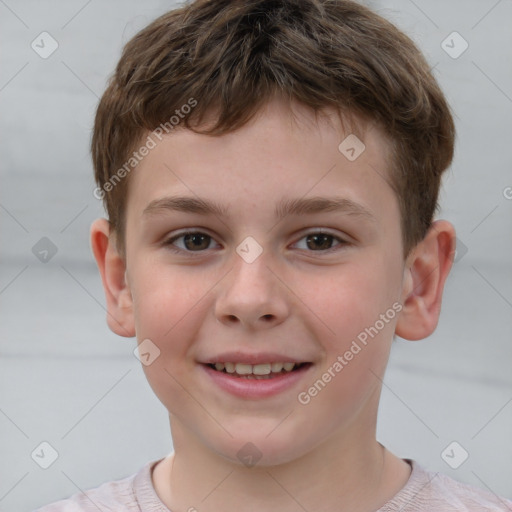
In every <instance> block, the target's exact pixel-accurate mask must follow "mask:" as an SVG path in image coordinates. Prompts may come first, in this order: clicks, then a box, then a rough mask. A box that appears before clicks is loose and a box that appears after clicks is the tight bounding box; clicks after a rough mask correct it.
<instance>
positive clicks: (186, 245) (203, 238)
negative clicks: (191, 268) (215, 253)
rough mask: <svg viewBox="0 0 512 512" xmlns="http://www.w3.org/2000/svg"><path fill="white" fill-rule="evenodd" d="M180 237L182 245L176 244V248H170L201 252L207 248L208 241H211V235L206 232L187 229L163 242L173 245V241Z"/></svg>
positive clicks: (177, 250) (178, 250)
mask: <svg viewBox="0 0 512 512" xmlns="http://www.w3.org/2000/svg"><path fill="white" fill-rule="evenodd" d="M180 239H183V243H182V246H181V247H177V246H176V247H177V248H176V249H175V248H173V247H171V249H172V250H175V251H176V252H180V251H185V252H201V251H204V250H206V249H208V248H209V246H210V242H211V241H212V237H211V236H210V235H207V234H206V233H201V232H200V231H187V232H185V233H181V234H179V235H177V236H174V237H172V238H170V239H169V240H167V241H166V242H165V244H166V245H169V246H175V244H174V242H175V241H176V240H180Z"/></svg>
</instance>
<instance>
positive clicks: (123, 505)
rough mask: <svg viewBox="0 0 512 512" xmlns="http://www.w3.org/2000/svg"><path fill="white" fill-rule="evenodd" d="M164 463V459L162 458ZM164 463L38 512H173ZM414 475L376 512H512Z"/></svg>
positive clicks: (476, 493)
mask: <svg viewBox="0 0 512 512" xmlns="http://www.w3.org/2000/svg"><path fill="white" fill-rule="evenodd" d="M160 460H162V459H160ZM160 460H156V461H152V462H148V463H147V464H146V465H145V466H144V467H143V468H142V469H140V470H139V471H138V472H137V473H135V474H133V475H131V476H129V477H127V478H124V479H122V480H116V481H113V482H107V483H104V484H103V485H101V486H99V487H97V488H95V489H91V490H89V491H86V492H85V493H77V494H74V495H73V496H71V497H70V498H69V499H66V500H61V501H56V502H55V503H52V504H50V505H46V506H44V507H41V508H38V509H37V510H36V511H35V512H98V511H101V512H103V511H104V512H107V511H109V512H111V511H115V512H171V511H170V510H169V509H168V508H167V507H166V506H165V505H164V504H163V503H162V502H161V501H160V498H159V497H158V495H157V494H156V492H155V489H154V487H153V482H152V480H151V473H152V470H153V468H154V466H156V464H157V463H158V462H160ZM405 460H406V462H408V463H409V464H410V465H411V466H412V472H411V476H410V477H409V480H408V481H407V483H406V484H405V486H404V487H403V488H402V490H400V491H399V492H398V493H397V494H396V495H395V497H394V498H393V499H392V500H391V501H389V502H388V503H386V504H385V505H384V506H383V507H381V508H380V509H379V510H377V511H375V512H470V511H471V512H473V511H474V512H498V511H500V512H502V511H506V512H512V501H510V500H507V499H505V498H500V497H499V496H496V495H494V494H492V493H491V492H488V491H484V490H482V489H479V488H476V487H471V486H470V485H466V484H462V483H460V482H457V481H456V480H453V479H452V478H450V477H448V476H446V475H443V474H441V473H432V472H430V471H426V470H425V469H423V468H422V467H421V466H419V465H418V463H416V462H415V461H412V460H409V459H405Z"/></svg>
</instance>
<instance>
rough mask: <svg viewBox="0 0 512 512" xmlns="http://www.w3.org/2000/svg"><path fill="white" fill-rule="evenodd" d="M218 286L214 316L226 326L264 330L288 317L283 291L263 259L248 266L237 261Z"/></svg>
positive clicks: (281, 285)
mask: <svg viewBox="0 0 512 512" xmlns="http://www.w3.org/2000/svg"><path fill="white" fill-rule="evenodd" d="M221 283H222V284H221V288H220V292H219V295H218V297H217V299H216V302H215V316H216V318H217V320H218V321H220V322H222V323H224V324H226V325H229V326H233V325H236V324H239V325H240V326H244V327H246V328H248V329H253V330H258V329H266V328H270V327H275V326H277V325H279V324H280V323H282V322H283V321H284V320H285V319H286V318H287V316H288V315H289V304H288V301H287V298H286V295H287V292H286V290H287V288H286V286H285V285H284V284H283V283H282V278H281V279H280V276H279V275H278V273H276V272H275V271H273V270H272V269H271V268H270V267H269V266H268V265H267V262H266V259H265V258H264V257H263V256H260V257H259V258H257V259H256V260H255V261H253V262H252V263H248V262H246V261H244V260H243V259H241V258H238V257H237V258H236V259H235V264H234V267H233V269H232V270H231V271H230V272H229V273H228V275H227V276H226V278H225V279H224V280H222V282H221Z"/></svg>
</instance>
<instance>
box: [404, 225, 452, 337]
mask: <svg viewBox="0 0 512 512" xmlns="http://www.w3.org/2000/svg"><path fill="white" fill-rule="evenodd" d="M454 256H455V229H454V228H453V226H452V225H451V224H450V223H449V222H448V221H445V220H439V221H436V222H434V223H433V224H432V226H431V228H430V229H429V231H428V232H427V234H426V236H425V238H424V239H423V240H422V241H421V242H419V243H418V245H417V246H416V247H415V248H414V249H413V250H412V251H411V254H410V255H409V257H408V258H407V261H406V265H405V270H404V280H403V283H404V285H403V289H402V297H401V302H402V304H403V309H402V311H401V312H400V316H399V318H398V321H397V324H396V329H395V334H397V335H398V336H400V337H401V338H405V339H407V340H421V339H423V338H426V337H427V336H429V335H430V334H432V333H433V332H434V330H435V328H436V327H437V323H438V320H439V314H440V312H441V300H442V297H443V289H444V283H445V281H446V278H447V277H448V274H449V272H450V269H451V268H452V264H453V258H454Z"/></svg>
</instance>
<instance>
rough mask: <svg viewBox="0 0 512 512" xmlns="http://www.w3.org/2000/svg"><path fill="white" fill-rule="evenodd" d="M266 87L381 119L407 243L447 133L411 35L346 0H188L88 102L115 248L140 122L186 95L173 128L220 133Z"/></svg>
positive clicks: (444, 153)
mask: <svg viewBox="0 0 512 512" xmlns="http://www.w3.org/2000/svg"><path fill="white" fill-rule="evenodd" d="M275 94H280V95H282V96H283V97H285V98H288V99H289V100H296V101H298V102H300V103H301V104H303V105H305V106H308V107H310V108H311V109H313V110H314V112H315V114H316V113H317V112H319V111H321V110H323V109H324V108H326V107H334V108H336V109H337V110H338V111H339V112H340V113H341V112H344V113H345V115H348V116H349V117H350V115H351V114H358V115H359V116H360V118H363V119H369V120H372V121H374V122H376V123H377V124H378V126H380V127H381V128H382V129H383V132H384V133H385V134H387V136H388V138H389V140H390V141H391V144H390V155H391V158H390V162H388V166H387V167H388V169H389V175H390V183H391V185H392V186H393V188H394V190H395V192H396V194H397V198H398V203H399V206H400V213H401V228H402V240H403V247H404V255H407V254H408V253H409V251H410V249H411V248H412V247H414V245H416V244H417V243H418V242H419V241H420V240H421V239H422V238H423V237H424V236H425V234H426V232H427V230H428V228H429V227H430V225H431V223H432V219H433V216H434V213H435V211H436V209H437V201H438V194H439V187H440V181H441V175H442V173H443V171H444V170H445V169H446V168H447V167H448V166H449V165H450V163H451V160H452V157H453V146H454V138H455V127H454V123H453V119H452V116H451V113H450V108H449V106H448V104H447V102H446V100H445V97H444V95H443V93H442V91H441V90H440V88H439V86H438V84H437V82H436V80H435V78H434V77H433V75H432V73H431V70H430V68H429V65H428V64H427V62H426V60H425V58H424V57H423V55H422V54H421V52H420V51H419V50H418V48H417V47H416V46H415V45H414V43H413V42H412V40H411V39H410V38H409V37H408V36H407V35H405V34H404V33H403V32H401V31H400V30H398V29H397V28H396V27H395V26H394V25H393V24H391V23H390V22H389V21H387V20H385V19H384V18H382V17H381V16H379V15H377V14H375V13H374V12H372V11H371V10H369V9H368V8H366V7H364V6H362V5H360V4H358V3H356V2H353V1H348V0H338V1H336V0H240V1H233V0H213V1H209V0H195V1H194V2H192V3H190V4H189V5H185V6H183V7H181V8H179V9H176V10H173V11H170V12H168V13H166V14H164V15H163V16H161V17H159V18H157V19H156V20H155V21H153V22H152V23H151V24H150V25H148V26H147V27H146V28H144V29H143V30H142V31H140V32H139V33H138V34H137V35H135V36H134V37H133V38H132V39H131V40H130V41H129V42H128V43H127V44H126V46H125V47H124V50H123V53H122V56H121V59H120V61H119V63H118V65H117V67H116V70H115V73H114V74H113V76H112V77H111V78H110V80H109V84H108V87H107V89H106V91H105V93H104V94H103V96H102V98H101V100H100V103H99V106H98V109H97V113H96V118H95V123H94V132H93V137H92V144H91V150H92V158H93V163H94V170H95V179H96V183H97V185H98V189H97V190H102V191H108V193H105V192H102V193H101V197H102V198H103V200H104V204H105V208H106V210H107V214H108V217H109V221H110V224H111V227H112V229H113V232H114V233H115V234H116V239H117V242H118V248H119V249H120V250H121V252H122V253H123V254H124V236H125V216H126V215H125V213H126V212H125V210H126V198H127V193H128V189H127V186H128V181H129V180H128V177H126V179H119V178H120V177H123V178H124V177H125V175H127V172H129V170H130V169H129V168H127V167H126V162H127V160H129V159H130V155H131V152H132V151H133V150H134V149H135V148H136V145H137V144H140V141H141V140H142V138H143V137H144V136H145V135H147V133H148V131H150V130H155V129H156V128H157V127H158V126H164V125H165V126H168V127H169V125H170V124H171V123H169V119H170V117H171V116H172V115H173V113H174V112H176V113H178V112H177V111H176V109H179V108H180V107H182V106H183V105H186V104H191V103H190V100H191V98H192V99H193V100H194V101H195V106H194V108H193V109H190V108H189V109H188V111H190V110H191V111H190V113H189V114H188V115H186V116H185V117H184V119H183V120H182V121H181V122H180V125H179V128H187V129H190V130H192V131H194V132H196V133H204V134H210V135H222V134H224V133H229V132H232V131H234V130H236V129H237V128H239V127H241V126H242V125H244V124H245V123H247V122H248V121H249V120H250V119H251V118H252V117H253V116H254V115H255V114H256V112H257V111H258V110H259V109H260V108H261V107H262V106H263V105H264V103H265V102H267V101H268V100H270V99H271V98H272V97H274V95H275ZM212 111H214V112H215V113H216V114H215V119H216V123H215V124H214V125H213V126H210V127H209V128H208V129H207V130H206V129H203V130H199V129H198V128H197V127H198V126H199V125H200V124H201V122H202V121H203V120H204V119H205V116H206V115H207V114H208V113H210V112H212ZM180 117H181V118H183V116H180ZM165 123H167V124H165ZM340 142H341V141H340ZM123 165H124V169H125V171H126V172H124V173H121V170H122V166H123ZM116 172H117V173H118V174H117V178H118V179H117V181H116V182H115V183H113V182H112V179H113V178H116V176H114V175H115V174H116ZM121 175H122V176H121ZM109 180H110V181H109ZM108 183H110V186H108Z"/></svg>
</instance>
